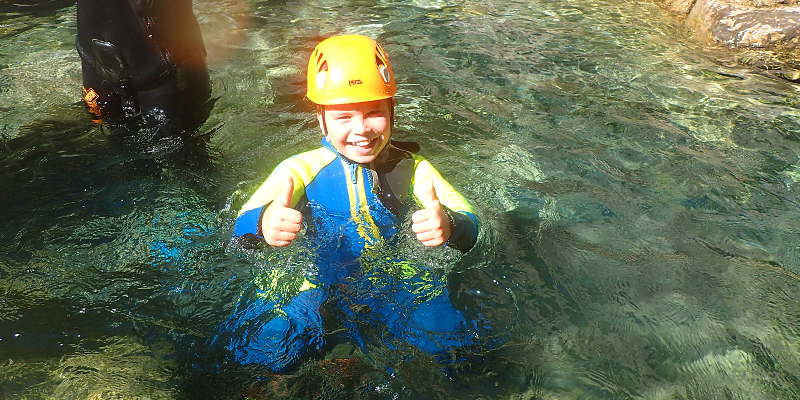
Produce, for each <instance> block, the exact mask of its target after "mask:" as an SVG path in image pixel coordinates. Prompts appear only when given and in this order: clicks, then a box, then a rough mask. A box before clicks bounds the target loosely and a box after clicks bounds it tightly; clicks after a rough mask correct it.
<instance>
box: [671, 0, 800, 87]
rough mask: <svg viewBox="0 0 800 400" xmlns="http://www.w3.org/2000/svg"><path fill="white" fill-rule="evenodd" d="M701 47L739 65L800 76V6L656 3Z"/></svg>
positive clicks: (794, 2)
mask: <svg viewBox="0 0 800 400" xmlns="http://www.w3.org/2000/svg"><path fill="white" fill-rule="evenodd" d="M657 1H658V3H659V5H660V6H661V7H663V8H665V9H666V10H668V11H669V12H670V13H672V14H675V15H678V16H680V17H682V18H683V22H684V24H685V25H686V26H687V27H689V28H690V29H691V30H692V31H693V32H694V33H695V34H696V36H697V37H698V38H699V39H700V40H701V41H704V42H705V43H709V44H719V45H723V46H726V47H728V48H730V49H734V52H735V55H736V59H737V61H738V62H739V63H740V64H744V65H750V66H754V67H757V68H761V69H764V70H770V71H774V75H775V76H778V77H781V78H784V79H787V80H790V81H797V77H798V76H800V1H798V0H657Z"/></svg>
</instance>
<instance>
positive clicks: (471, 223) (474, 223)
mask: <svg viewBox="0 0 800 400" xmlns="http://www.w3.org/2000/svg"><path fill="white" fill-rule="evenodd" d="M445 212H447V213H448V215H449V217H450V222H451V224H452V232H451V233H450V239H448V240H447V243H445V245H447V246H448V247H452V248H454V249H458V250H461V251H462V252H467V251H469V250H470V249H472V247H473V246H475V243H476V242H477V241H478V229H479V227H480V223H479V222H478V217H476V216H475V214H473V213H471V212H468V211H458V212H457V211H453V210H450V209H449V208H447V207H446V206H445Z"/></svg>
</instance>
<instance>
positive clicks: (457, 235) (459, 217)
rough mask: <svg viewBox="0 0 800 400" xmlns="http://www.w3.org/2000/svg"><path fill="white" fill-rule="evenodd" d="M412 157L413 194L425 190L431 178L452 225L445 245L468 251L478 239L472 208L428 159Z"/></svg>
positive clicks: (475, 219)
mask: <svg viewBox="0 0 800 400" xmlns="http://www.w3.org/2000/svg"><path fill="white" fill-rule="evenodd" d="M414 159H415V161H416V166H415V168H414V178H413V182H412V191H413V193H414V195H415V196H416V193H419V191H421V190H425V187H429V186H427V185H430V181H431V180H433V184H434V188H435V190H436V195H437V196H438V198H439V202H440V203H441V204H442V205H443V206H444V207H445V210H446V212H447V213H448V215H449V217H450V221H451V225H452V232H451V234H450V239H449V240H448V241H447V243H446V245H447V246H448V247H452V248H455V249H458V250H461V251H462V252H467V251H469V250H470V249H472V247H473V246H475V243H476V242H477V241H478V230H479V228H480V224H479V222H478V217H477V216H476V215H475V213H474V211H473V210H472V206H471V205H470V204H469V202H468V201H467V199H466V198H465V197H464V196H463V195H461V193H459V192H458V191H457V190H456V189H455V188H454V187H453V186H452V185H450V183H448V182H447V181H446V180H445V179H444V178H443V177H442V175H441V174H440V173H439V171H437V170H436V168H434V167H433V165H432V164H431V163H430V162H429V161H428V160H426V159H424V158H422V157H421V156H419V155H416V154H415V155H414ZM418 200H419V199H418Z"/></svg>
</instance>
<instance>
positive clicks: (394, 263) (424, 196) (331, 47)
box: [224, 35, 478, 373]
mask: <svg viewBox="0 0 800 400" xmlns="http://www.w3.org/2000/svg"><path fill="white" fill-rule="evenodd" d="M307 85H308V88H307V92H306V95H307V97H308V99H309V100H311V101H312V102H313V103H315V104H316V106H317V120H318V122H319V125H320V129H321V130H322V134H323V136H324V138H323V139H322V147H321V148H319V149H316V150H312V151H308V152H305V153H302V154H298V155H295V156H293V157H290V158H289V159H287V160H284V161H283V162H282V163H280V164H279V165H278V166H277V167H276V168H275V170H274V171H273V172H272V174H271V175H270V176H269V177H268V178H267V180H266V181H265V182H264V184H262V185H261V187H260V188H259V189H258V190H257V191H256V192H255V194H253V196H252V197H251V198H250V200H249V201H248V202H247V203H246V204H245V205H244V207H243V209H242V211H241V212H240V213H239V217H238V218H237V220H236V224H235V226H234V233H233V235H234V237H250V238H257V239H258V240H265V241H266V242H267V243H268V244H270V245H271V246H274V247H283V246H288V245H289V244H291V243H292V242H293V241H294V240H295V239H297V235H298V233H299V232H300V230H301V224H302V223H304V222H305V223H306V224H307V230H306V236H307V238H308V239H309V241H311V242H312V243H313V245H314V248H315V251H316V260H315V263H316V265H317V266H318V269H319V270H318V272H317V273H315V274H312V276H307V277H305V280H304V281H303V282H302V283H301V284H299V285H298V287H296V292H297V293H296V294H295V295H294V296H285V297H288V298H280V297H281V296H276V295H275V293H265V292H266V291H262V292H260V293H259V295H258V296H257V297H258V298H257V299H256V300H255V301H252V302H249V303H243V302H240V304H239V306H238V307H237V310H236V312H235V313H234V315H233V316H232V317H231V318H230V319H229V320H228V321H227V322H226V323H225V325H224V330H225V331H227V332H228V335H227V336H228V337H229V339H228V340H225V341H226V342H227V343H226V344H227V347H228V350H229V351H230V352H231V354H232V355H233V357H234V358H235V360H236V361H238V362H240V363H242V364H251V363H258V364H262V365H265V366H267V367H268V368H270V369H271V370H272V371H274V372H279V373H280V372H286V371H288V370H290V369H291V368H292V367H294V366H296V365H297V363H298V361H299V360H300V359H301V358H302V357H303V355H305V354H307V353H309V352H311V351H314V350H319V349H320V348H321V347H322V346H323V345H324V332H323V318H322V316H321V307H322V305H323V303H325V304H327V305H332V306H333V307H334V308H336V309H338V310H339V312H340V315H342V317H343V318H342V319H343V322H342V323H343V325H344V327H345V328H346V330H347V333H348V336H349V338H350V340H351V341H353V342H354V343H355V344H356V345H358V346H359V347H360V348H361V349H362V350H363V351H365V350H366V348H365V346H366V341H365V337H366V336H368V335H371V336H373V337H374V336H377V337H378V338H379V341H381V342H383V343H384V344H385V345H388V346H389V347H391V348H397V347H398V346H402V345H403V343H406V344H410V345H412V346H414V347H416V348H417V349H419V350H421V351H424V352H426V353H429V354H433V355H435V356H436V357H437V358H439V359H446V358H448V357H451V356H452V354H451V352H452V351H453V350H456V349H458V348H460V347H463V346H466V345H470V344H473V343H474V342H475V340H476V336H477V333H476V332H475V329H476V327H475V325H476V324H475V322H473V321H469V320H467V319H466V318H465V317H464V315H463V313H462V312H461V311H459V310H457V309H455V308H454V307H453V305H452V304H451V302H450V299H449V296H448V291H447V287H446V283H445V281H444V280H443V279H441V278H440V277H437V276H436V274H434V273H432V271H430V270H428V269H427V268H424V267H417V266H414V265H411V264H410V263H409V262H407V261H402V260H396V259H387V257H385V256H383V257H382V256H381V252H380V249H381V248H384V247H385V246H384V245H385V244H386V243H387V241H389V240H391V239H392V238H393V237H394V236H395V235H396V234H397V233H398V230H399V229H400V227H399V225H400V223H401V222H402V218H403V216H404V215H405V213H406V212H409V211H411V208H412V207H416V206H415V205H414V200H416V201H417V202H418V203H419V204H421V205H422V208H421V209H417V210H416V211H414V213H413V215H412V222H413V225H412V227H411V229H412V231H413V232H414V233H415V234H416V238H417V239H418V240H419V241H420V242H421V243H422V244H423V245H425V246H441V245H446V246H450V247H453V248H456V249H459V250H461V251H464V252H466V251H468V250H469V249H471V248H472V246H473V245H474V244H475V241H476V240H477V236H478V220H477V218H476V217H475V215H474V214H473V212H472V208H471V207H470V205H469V204H468V203H467V201H466V200H465V199H464V198H463V197H462V196H461V195H460V194H459V193H458V192H456V191H455V190H454V189H453V187H452V186H450V184H448V183H447V181H445V180H444V179H443V178H442V177H441V176H440V175H439V173H438V172H437V171H436V169H434V167H433V166H432V165H431V164H430V163H429V162H428V161H426V160H425V159H424V158H422V157H420V156H418V155H416V154H413V153H410V152H408V151H405V150H402V149H400V148H398V147H395V146H393V144H392V142H391V141H390V139H391V136H392V120H393V118H394V99H393V96H394V94H395V92H396V83H395V78H394V72H393V71H392V66H391V64H390V63H389V58H388V56H387V55H386V52H385V51H384V50H383V49H382V48H381V46H380V45H379V44H378V43H376V42H375V41H374V40H372V39H370V38H368V37H365V36H360V35H346V36H336V37H332V38H328V39H326V40H324V41H322V42H320V43H319V44H318V45H317V47H316V48H315V49H314V51H313V52H312V53H311V58H310V60H309V63H308V74H307ZM271 286H272V288H271V289H272V290H273V291H278V292H280V291H281V290H279V289H278V288H277V286H279V285H277V284H274V283H273V284H272V285H271Z"/></svg>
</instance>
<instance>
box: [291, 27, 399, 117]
mask: <svg viewBox="0 0 800 400" xmlns="http://www.w3.org/2000/svg"><path fill="white" fill-rule="evenodd" d="M396 92H397V83H396V82H395V79H394V71H392V64H391V63H390V62H389V56H388V55H387V54H386V51H384V50H383V48H382V47H381V45H379V44H378V42H376V41H374V40H372V39H370V38H368V37H366V36H362V35H342V36H333V37H330V38H328V39H325V40H323V41H321V42H320V43H319V44H317V47H315V48H314V51H312V52H311V57H310V58H309V60H308V73H307V75H306V97H308V99H309V100H311V101H312V102H314V103H316V104H319V105H330V104H347V103H360V102H364V101H373V100H381V99H388V98H390V97H392V96H394V94H395V93H396Z"/></svg>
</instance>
